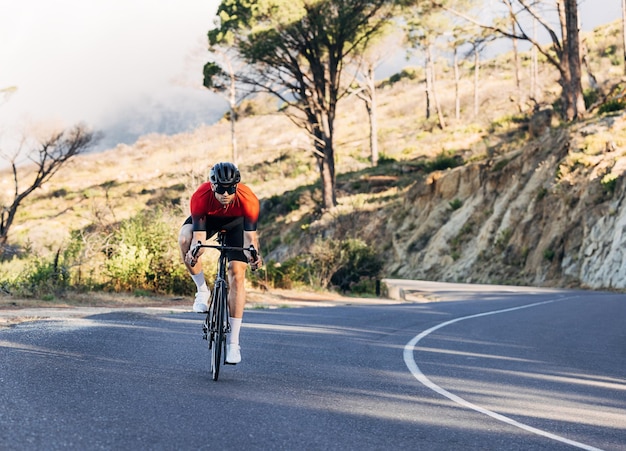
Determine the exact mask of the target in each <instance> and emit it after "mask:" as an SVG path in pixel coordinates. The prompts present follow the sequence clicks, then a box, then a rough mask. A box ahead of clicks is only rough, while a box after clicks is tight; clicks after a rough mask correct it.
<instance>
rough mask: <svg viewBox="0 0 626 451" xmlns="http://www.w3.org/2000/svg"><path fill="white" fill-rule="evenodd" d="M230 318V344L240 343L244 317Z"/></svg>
mask: <svg viewBox="0 0 626 451" xmlns="http://www.w3.org/2000/svg"><path fill="white" fill-rule="evenodd" d="M229 320H230V333H229V334H228V344H229V345H238V344H239V331H240V330H241V321H242V318H229Z"/></svg>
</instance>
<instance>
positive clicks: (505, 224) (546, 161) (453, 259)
mask: <svg viewBox="0 0 626 451" xmlns="http://www.w3.org/2000/svg"><path fill="white" fill-rule="evenodd" d="M625 128H626V119H625V118H624V116H622V115H618V116H613V117H607V118H604V119H602V120H601V121H600V122H597V121H596V122H594V123H593V124H591V123H590V124H586V123H580V124H577V125H575V126H573V127H570V128H553V129H550V128H548V127H544V128H543V129H542V130H534V131H533V130H532V129H531V132H533V133H535V135H536V137H535V138H534V139H532V140H531V141H529V142H528V143H527V144H525V145H524V147H523V148H521V149H519V150H517V151H513V152H509V153H508V154H505V155H499V156H497V157H494V158H492V159H491V160H490V161H488V162H481V163H471V164H467V165H465V166H462V167H458V168H455V169H452V170H447V171H441V172H436V173H432V174H430V175H429V177H428V179H427V180H426V181H418V182H416V183H414V184H413V185H412V186H411V187H410V188H409V189H408V191H407V194H406V198H405V200H404V202H403V204H402V205H401V206H400V207H396V210H395V211H394V212H393V214H392V215H391V220H389V221H385V222H386V230H387V234H388V236H389V239H390V240H391V242H392V243H393V246H392V250H391V251H390V252H389V254H392V256H391V255H390V257H391V258H390V261H393V262H394V263H392V264H390V265H389V267H388V268H387V269H388V272H389V273H390V274H394V275H397V276H398V277H402V278H413V279H428V280H441V281H454V282H475V283H507V284H523V285H535V286H571V287H573V286H581V287H589V288H594V289H600V288H618V289H620V288H626V255H625V249H626V203H625V198H626V186H625V184H624V181H623V174H624V172H625V171H626V157H624V155H623V154H624V150H623V149H624V146H626V141H624V142H623V143H622V142H621V141H620V137H621V136H623V135H622V133H623V131H624V129H625ZM381 222H382V221H381Z"/></svg>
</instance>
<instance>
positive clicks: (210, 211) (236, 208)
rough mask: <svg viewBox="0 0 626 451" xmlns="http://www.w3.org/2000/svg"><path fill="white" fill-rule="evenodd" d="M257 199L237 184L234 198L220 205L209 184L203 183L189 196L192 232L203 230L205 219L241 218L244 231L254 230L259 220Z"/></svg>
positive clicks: (243, 186) (246, 187)
mask: <svg viewBox="0 0 626 451" xmlns="http://www.w3.org/2000/svg"><path fill="white" fill-rule="evenodd" d="M259 209H260V207H259V199H258V198H257V197H256V195H255V194H254V193H253V192H252V190H251V189H250V188H249V187H248V186H246V185H244V184H243V183H239V184H238V185H237V192H236V194H235V198H234V199H233V201H232V202H231V203H230V204H228V205H222V204H221V203H220V202H219V201H218V200H217V199H216V198H215V195H214V194H213V190H212V189H211V182H205V183H203V184H202V185H200V187H199V188H198V189H197V190H196V192H195V193H193V195H192V196H191V219H192V221H193V229H194V230H204V229H205V226H204V224H205V223H206V218H207V217H213V218H216V219H219V218H224V219H226V218H237V217H242V218H243V228H244V230H246V231H253V230H256V227H257V222H258V220H259Z"/></svg>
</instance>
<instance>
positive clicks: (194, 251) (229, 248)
mask: <svg viewBox="0 0 626 451" xmlns="http://www.w3.org/2000/svg"><path fill="white" fill-rule="evenodd" d="M202 247H208V248H211V249H217V250H218V251H248V252H250V255H251V256H252V260H255V261H256V259H257V257H258V255H259V253H258V251H257V250H256V248H255V247H254V246H253V245H252V244H251V245H250V247H237V246H224V245H222V244H202V242H200V241H198V242H197V243H196V244H195V245H194V246H193V247H192V248H191V255H192V256H193V258H196V257H197V256H198V252H200V248H202ZM191 266H194V265H191Z"/></svg>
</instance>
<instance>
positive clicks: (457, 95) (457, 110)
mask: <svg viewBox="0 0 626 451" xmlns="http://www.w3.org/2000/svg"><path fill="white" fill-rule="evenodd" d="M625 1H626V0H625ZM460 79H461V77H460V75H459V50H458V48H457V47H456V46H455V47H454V118H455V119H456V120H457V121H458V120H460V119H461V81H460Z"/></svg>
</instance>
